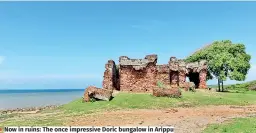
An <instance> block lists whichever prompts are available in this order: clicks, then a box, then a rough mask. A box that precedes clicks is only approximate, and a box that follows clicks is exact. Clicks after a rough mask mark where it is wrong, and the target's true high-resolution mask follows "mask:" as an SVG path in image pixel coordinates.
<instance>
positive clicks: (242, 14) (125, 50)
mask: <svg viewBox="0 0 256 133" xmlns="http://www.w3.org/2000/svg"><path fill="white" fill-rule="evenodd" d="M255 24H256V2H0V89H65V88H68V89H73V88H81V89H82V88H86V87H87V86H88V85H95V86H98V87H101V85H102V79H103V73H104V69H105V68H104V67H105V66H104V65H105V63H106V62H107V60H109V59H112V60H114V61H116V63H118V58H119V56H122V55H125V56H128V57H130V58H144V57H145V55H147V54H157V55H158V64H166V63H167V62H168V61H169V58H170V57H171V56H176V57H177V58H180V59H183V58H186V57H187V56H189V55H190V54H191V53H193V52H194V51H195V50H196V49H198V48H200V47H202V46H204V45H206V44H209V43H211V42H213V41H216V40H231V41H232V42H233V43H243V44H245V46H246V51H247V53H249V54H250V55H251V56H252V59H251V65H252V67H251V69H250V71H249V73H248V75H247V78H246V81H250V80H254V79H256V78H255V76H254V74H256V52H255V50H256V46H254V45H255V43H256V37H255V35H256V25H255ZM207 83H208V84H216V80H211V81H208V82H207ZM224 83H225V84H232V83H237V81H230V80H228V81H225V82H224Z"/></svg>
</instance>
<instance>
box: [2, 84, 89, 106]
mask: <svg viewBox="0 0 256 133" xmlns="http://www.w3.org/2000/svg"><path fill="white" fill-rule="evenodd" d="M83 94H84V89H45V90H42V89H37V90H32V89H31V90H28V89H27V90H0V110H7V109H16V108H30V107H44V106H49V105H62V104H66V103H69V102H71V101H73V100H75V99H78V98H82V97H83Z"/></svg>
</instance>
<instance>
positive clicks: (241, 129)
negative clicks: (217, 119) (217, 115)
mask: <svg viewBox="0 0 256 133" xmlns="http://www.w3.org/2000/svg"><path fill="white" fill-rule="evenodd" d="M203 133H256V118H255V117H252V118H237V119H234V120H232V121H231V122H226V123H224V124H212V125H210V126H208V127H207V128H206V129H205V130H204V132H203Z"/></svg>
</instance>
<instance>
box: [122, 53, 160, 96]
mask: <svg viewBox="0 0 256 133" xmlns="http://www.w3.org/2000/svg"><path fill="white" fill-rule="evenodd" d="M156 63H157V56H156V55H147V56H146V57H145V59H130V58H128V57H126V56H121V57H120V58H119V64H120V66H119V82H120V90H121V91H129V92H152V90H153V88H154V87H155V86H156V82H157V81H156V76H157V68H156Z"/></svg>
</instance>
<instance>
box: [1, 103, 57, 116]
mask: <svg viewBox="0 0 256 133" xmlns="http://www.w3.org/2000/svg"><path fill="white" fill-rule="evenodd" d="M60 106H61V105H48V106H41V107H25V108H15V109H3V110H0V115H3V114H13V113H30V112H33V113H37V112H39V111H42V110H45V109H55V108H58V107H60Z"/></svg>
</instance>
